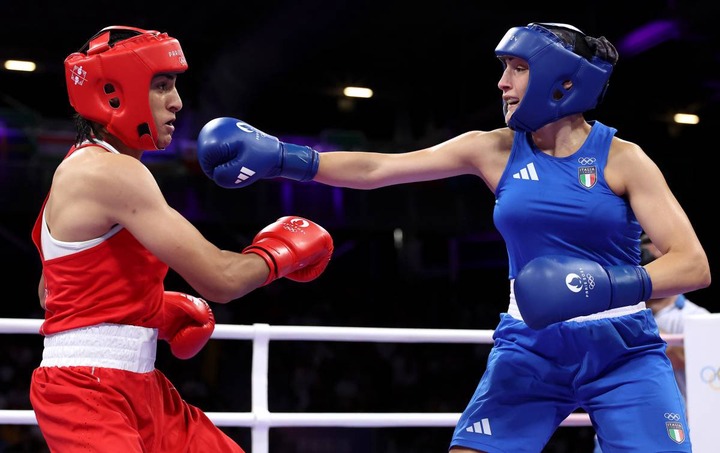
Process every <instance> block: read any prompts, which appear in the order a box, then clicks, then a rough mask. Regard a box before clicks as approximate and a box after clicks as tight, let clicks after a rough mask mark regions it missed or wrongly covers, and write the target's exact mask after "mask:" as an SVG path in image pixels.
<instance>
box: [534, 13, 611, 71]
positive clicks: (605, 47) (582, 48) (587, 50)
mask: <svg viewBox="0 0 720 453" xmlns="http://www.w3.org/2000/svg"><path fill="white" fill-rule="evenodd" d="M538 25H540V26H542V27H545V28H547V29H548V30H550V31H551V32H553V33H554V34H555V35H556V36H557V37H558V38H560V39H561V40H563V41H564V42H565V43H566V44H567V45H569V46H570V47H571V50H572V51H573V52H575V53H576V54H578V55H580V56H581V57H583V58H585V59H586V60H592V59H593V57H598V58H600V59H602V60H604V61H607V62H608V63H610V64H611V65H613V66H615V64H616V63H617V61H618V51H617V49H615V46H613V45H612V43H611V42H610V41H608V40H607V38H605V37H604V36H601V37H599V38H593V37H592V36H588V35H586V34H584V33H582V32H578V31H575V30H572V29H570V28H566V27H563V26H562V25H560V24H551V23H538Z"/></svg>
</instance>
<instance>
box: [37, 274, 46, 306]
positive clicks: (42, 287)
mask: <svg viewBox="0 0 720 453" xmlns="http://www.w3.org/2000/svg"><path fill="white" fill-rule="evenodd" d="M45 296H46V294H45V276H44V275H43V274H40V282H39V283H38V299H39V300H40V306H41V307H42V309H43V310H45Z"/></svg>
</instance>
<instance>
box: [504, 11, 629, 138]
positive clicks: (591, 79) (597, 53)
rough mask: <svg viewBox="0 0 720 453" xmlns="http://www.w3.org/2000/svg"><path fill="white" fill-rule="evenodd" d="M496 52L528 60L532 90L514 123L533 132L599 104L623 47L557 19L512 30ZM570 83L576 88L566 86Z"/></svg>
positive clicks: (520, 129)
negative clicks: (559, 22)
mask: <svg viewBox="0 0 720 453" xmlns="http://www.w3.org/2000/svg"><path fill="white" fill-rule="evenodd" d="M495 55H497V56H498V57H504V56H512V57H517V58H522V59H523V60H525V61H527V62H528V66H529V68H530V79H529V81H528V86H527V90H526V91H525V96H524V97H523V98H522V100H521V101H520V104H519V105H518V107H517V109H516V110H515V112H514V113H513V115H512V116H511V117H510V120H509V121H508V126H509V127H510V128H511V129H513V130H518V131H529V132H534V131H536V130H538V129H539V128H541V127H542V126H544V125H546V124H548V123H551V122H553V121H556V120H558V119H560V118H563V117H565V116H568V115H572V114H574V113H583V112H586V111H588V110H591V109H593V108H595V106H597V104H598V103H599V102H600V101H601V100H602V98H603V96H604V95H605V91H606V90H607V86H608V81H609V80H610V74H612V71H613V67H614V66H615V63H616V62H617V59H618V54H617V50H615V47H614V46H613V45H612V44H610V42H609V41H608V40H607V39H605V38H604V37H600V38H593V37H590V36H586V35H585V34H584V33H583V32H582V31H580V30H578V29H577V28H575V27H573V26H572V25H567V24H556V23H531V24H528V25H527V26H525V27H514V28H511V29H510V30H508V31H507V33H505V36H504V37H503V39H502V40H500V43H499V44H498V45H497V47H496V48H495ZM503 64H504V63H503ZM568 81H569V82H572V86H571V87H569V88H566V87H565V86H564V84H565V82H568Z"/></svg>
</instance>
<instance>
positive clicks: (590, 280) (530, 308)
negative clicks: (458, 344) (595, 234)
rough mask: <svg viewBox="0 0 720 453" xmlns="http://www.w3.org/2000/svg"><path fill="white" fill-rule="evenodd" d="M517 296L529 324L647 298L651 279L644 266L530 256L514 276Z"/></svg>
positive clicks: (540, 325) (539, 326) (538, 326)
mask: <svg viewBox="0 0 720 453" xmlns="http://www.w3.org/2000/svg"><path fill="white" fill-rule="evenodd" d="M514 292H515V301H516V302H517V305H518V309H520V314H521V315H522V317H523V320H524V321H525V323H526V324H527V325H528V326H530V327H531V328H533V329H542V328H543V327H546V326H548V325H549V324H552V323H556V322H560V321H566V320H568V319H572V318H575V317H577V316H586V315H591V314H593V313H598V312H601V311H604V310H608V309H611V308H617V307H624V306H627V305H635V304H637V303H638V302H642V301H645V300H647V299H649V298H650V294H651V293H652V282H651V281H650V276H649V275H648V273H647V271H646V270H645V268H644V267H642V266H634V265H618V266H605V267H604V266H601V265H600V264H598V263H596V262H594V261H590V260H585V259H579V258H571V257H568V256H559V255H548V256H541V257H538V258H535V259H533V260H531V261H530V262H529V263H527V264H526V265H525V267H523V268H522V269H521V270H520V272H519V273H518V275H517V276H516V277H515V284H514Z"/></svg>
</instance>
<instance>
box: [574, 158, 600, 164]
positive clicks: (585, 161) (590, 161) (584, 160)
mask: <svg viewBox="0 0 720 453" xmlns="http://www.w3.org/2000/svg"><path fill="white" fill-rule="evenodd" d="M595 160H596V159H595V158H594V157H578V163H579V164H580V165H592V164H594V163H595Z"/></svg>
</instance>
